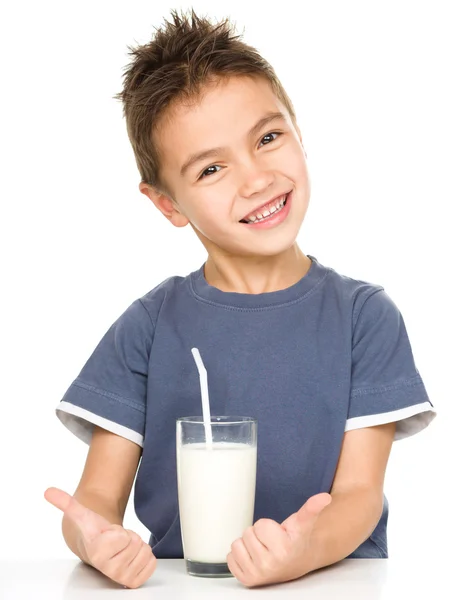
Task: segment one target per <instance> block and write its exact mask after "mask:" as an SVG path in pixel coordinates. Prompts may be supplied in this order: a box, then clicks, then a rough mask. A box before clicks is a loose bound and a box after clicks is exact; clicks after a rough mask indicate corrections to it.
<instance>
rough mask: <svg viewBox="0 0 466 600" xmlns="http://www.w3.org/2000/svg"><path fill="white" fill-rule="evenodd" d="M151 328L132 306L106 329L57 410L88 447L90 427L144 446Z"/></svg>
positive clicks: (136, 305) (147, 318) (143, 312)
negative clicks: (98, 428) (100, 428)
mask: <svg viewBox="0 0 466 600" xmlns="http://www.w3.org/2000/svg"><path fill="white" fill-rule="evenodd" d="M153 332H154V327H153V323H152V320H151V317H150V315H149V314H148V312H147V310H146V308H145V307H144V305H143V303H142V302H141V301H140V300H136V302H134V303H133V304H132V305H131V306H130V307H129V308H128V309H127V310H126V311H125V312H124V313H123V314H122V315H121V317H120V318H119V319H118V320H117V321H116V322H115V323H114V324H113V325H112V326H111V327H110V329H109V330H108V331H107V333H106V334H105V335H104V337H103V338H102V340H101V341H100V343H99V344H98V346H97V347H96V349H95V350H94V352H93V353H92V355H91V356H90V358H89V360H88V361H87V362H86V364H85V365H84V367H83V369H82V370H81V372H80V374H79V375H78V377H77V378H76V379H75V381H73V383H72V384H71V386H70V387H69V388H68V390H67V392H66V393H65V395H64V397H63V398H62V400H61V402H60V404H59V405H58V407H57V416H58V418H59V419H60V421H61V422H62V423H63V424H64V425H65V426H66V427H67V428H68V429H69V430H70V431H71V432H73V433H74V434H75V435H77V436H78V437H79V438H80V439H82V440H83V441H84V442H86V443H89V442H90V439H91V436H92V431H93V429H94V425H98V426H99V427H102V428H103V429H106V430H108V431H111V432H113V433H116V434H117V435H120V436H122V437H124V438H126V439H129V440H131V441H133V442H135V443H137V444H139V445H140V446H143V440H144V426H145V413H146V390H147V373H148V363H149V356H150V351H151V347H152V340H153Z"/></svg>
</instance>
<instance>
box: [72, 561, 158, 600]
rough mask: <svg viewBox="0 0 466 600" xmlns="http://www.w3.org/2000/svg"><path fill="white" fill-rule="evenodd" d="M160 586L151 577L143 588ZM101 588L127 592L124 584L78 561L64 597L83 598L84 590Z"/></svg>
mask: <svg viewBox="0 0 466 600" xmlns="http://www.w3.org/2000/svg"><path fill="white" fill-rule="evenodd" d="M159 586H160V582H159V581H157V579H156V578H151V579H149V581H147V582H146V583H145V584H144V586H143V587H142V588H141V589H152V588H155V587H159ZM101 590H109V591H114V592H116V591H117V590H122V591H124V592H127V590H126V589H125V588H124V587H123V586H122V585H120V584H119V583H115V582H114V581H112V580H111V579H109V578H108V577H106V576H105V575H103V574H102V573H100V572H99V571H97V570H96V569H93V568H92V567H89V566H88V565H85V564H84V563H78V564H77V565H76V567H75V568H74V569H73V571H72V572H71V574H70V576H69V577H68V580H67V581H66V585H65V589H64V595H63V598H66V599H67V600H68V599H73V598H76V599H77V598H82V596H83V593H84V592H89V591H95V592H96V593H97V592H98V591H101ZM86 597H88V596H86Z"/></svg>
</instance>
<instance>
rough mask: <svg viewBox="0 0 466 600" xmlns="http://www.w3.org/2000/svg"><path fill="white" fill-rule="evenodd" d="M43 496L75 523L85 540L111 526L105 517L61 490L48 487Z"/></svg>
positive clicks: (92, 537)
mask: <svg viewBox="0 0 466 600" xmlns="http://www.w3.org/2000/svg"><path fill="white" fill-rule="evenodd" d="M44 497H45V499H46V500H47V501H48V502H50V504H53V506H55V507H56V508H58V509H59V510H61V511H62V512H63V514H64V515H66V516H67V517H68V518H69V519H71V520H72V521H73V522H74V523H76V525H77V526H78V527H79V529H80V530H81V532H82V534H83V537H84V538H85V539H86V540H87V541H90V540H93V539H94V538H96V537H97V536H98V535H99V534H100V533H102V532H104V531H107V530H108V529H110V528H111V527H112V524H111V523H109V521H107V519H104V517H101V516H100V515H98V514H97V513H95V512H94V511H92V510H90V509H88V508H86V507H85V506H83V505H82V504H81V503H80V502H78V500H76V498H74V497H73V496H71V495H70V494H68V493H67V492H64V491H63V490H59V489H58V488H53V487H52V488H48V489H47V490H46V491H45V493H44Z"/></svg>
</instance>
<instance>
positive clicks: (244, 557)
mask: <svg viewBox="0 0 466 600" xmlns="http://www.w3.org/2000/svg"><path fill="white" fill-rule="evenodd" d="M231 553H232V555H233V558H234V559H235V560H236V562H237V563H238V565H240V567H241V570H242V571H243V572H244V573H249V572H250V571H251V569H252V568H253V562H252V558H251V555H250V554H249V552H248V551H247V548H246V546H245V545H244V542H243V539H242V538H238V539H237V540H235V541H234V542H233V544H232V545H231Z"/></svg>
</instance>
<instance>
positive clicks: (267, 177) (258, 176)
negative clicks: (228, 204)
mask: <svg viewBox="0 0 466 600" xmlns="http://www.w3.org/2000/svg"><path fill="white" fill-rule="evenodd" d="M274 178H275V177H274V174H273V171H271V170H270V169H266V168H264V167H261V166H260V165H259V164H257V163H253V162H251V163H250V164H248V165H243V167H242V169H241V173H240V184H239V186H238V193H239V195H240V196H243V198H249V197H250V196H254V195H255V194H260V193H263V192H265V191H266V190H267V188H269V187H271V186H272V185H273V182H274Z"/></svg>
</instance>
